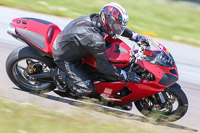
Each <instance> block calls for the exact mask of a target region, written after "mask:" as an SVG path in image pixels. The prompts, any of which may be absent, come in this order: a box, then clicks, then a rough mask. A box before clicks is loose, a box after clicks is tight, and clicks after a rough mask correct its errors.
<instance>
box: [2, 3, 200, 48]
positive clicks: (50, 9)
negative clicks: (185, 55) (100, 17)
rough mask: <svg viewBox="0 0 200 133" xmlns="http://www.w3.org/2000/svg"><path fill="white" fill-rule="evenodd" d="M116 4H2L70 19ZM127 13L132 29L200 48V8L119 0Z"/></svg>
mask: <svg viewBox="0 0 200 133" xmlns="http://www.w3.org/2000/svg"><path fill="white" fill-rule="evenodd" d="M111 1H112V0H56V1H55V0H31V1H30V0H1V1H0V4H1V5H5V6H10V7H15V8H20V9H24V10H31V11H36V12H42V13H47V14H53V15H58V16H63V17H68V18H77V17H79V16H82V15H86V14H89V13H93V12H96V13H98V12H99V11H100V9H101V7H102V6H103V5H104V4H106V3H109V2H111ZM115 2H117V3H120V4H121V5H122V6H123V7H125V9H127V11H128V14H129V17H130V21H129V24H128V28H129V29H131V30H135V31H136V32H139V33H143V34H147V35H150V36H155V37H160V38H165V39H169V40H174V41H179V42H185V43H188V44H191V45H196V46H200V35H199V34H200V7H196V6H193V5H190V4H187V3H180V2H169V1H164V0H126V1H122V0H115Z"/></svg>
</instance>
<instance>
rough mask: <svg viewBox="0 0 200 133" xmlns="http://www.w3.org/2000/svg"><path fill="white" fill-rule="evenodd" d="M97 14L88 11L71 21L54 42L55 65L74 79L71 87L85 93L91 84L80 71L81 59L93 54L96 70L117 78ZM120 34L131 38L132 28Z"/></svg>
mask: <svg viewBox="0 0 200 133" xmlns="http://www.w3.org/2000/svg"><path fill="white" fill-rule="evenodd" d="M99 21H100V19H99V15H98V14H89V15H87V16H82V17H80V18H77V19H75V20H73V21H71V22H70V23H69V24H68V25H67V26H66V27H65V28H64V30H63V31H62V32H61V33H60V34H59V35H58V37H57V38H56V41H55V42H54V45H53V58H54V61H55V62H56V63H57V65H58V67H59V68H60V69H61V70H62V71H64V72H65V74H66V75H67V76H68V78H69V79H70V80H71V81H72V82H73V88H74V89H73V90H74V91H78V93H82V94H81V95H88V94H89V93H91V92H92V90H93V84H92V82H91V80H90V79H89V77H88V75H87V74H86V73H85V72H84V71H83V69H82V64H81V58H83V57H85V56H88V55H90V54H92V55H93V56H94V57H95V59H96V64H97V68H98V71H99V72H101V73H103V74H106V75H110V76H113V77H117V78H118V77H119V74H120V71H119V70H118V69H117V68H116V67H115V66H114V65H112V64H111V63H110V62H109V61H108V58H107V56H106V53H105V46H106V42H105V40H104V34H103V31H102V28H101V24H100V22H99ZM122 35H123V36H126V37H129V38H131V36H132V31H130V30H128V29H126V30H125V32H124V33H123V34H122Z"/></svg>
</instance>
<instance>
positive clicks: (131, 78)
mask: <svg viewBox="0 0 200 133" xmlns="http://www.w3.org/2000/svg"><path fill="white" fill-rule="evenodd" d="M119 79H120V80H125V81H127V82H136V84H139V83H140V81H141V79H142V78H141V77H140V76H138V75H137V74H136V73H135V72H128V73H127V72H126V71H124V70H121V72H120V76H119Z"/></svg>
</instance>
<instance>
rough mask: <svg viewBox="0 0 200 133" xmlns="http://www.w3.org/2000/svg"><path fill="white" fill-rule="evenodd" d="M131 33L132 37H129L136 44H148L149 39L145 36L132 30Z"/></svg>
mask: <svg viewBox="0 0 200 133" xmlns="http://www.w3.org/2000/svg"><path fill="white" fill-rule="evenodd" d="M132 33H133V35H132V37H131V39H130V40H132V41H135V42H137V44H138V45H139V46H140V45H141V44H143V45H145V46H149V41H148V39H147V38H146V37H145V36H143V35H140V34H137V33H134V32H132Z"/></svg>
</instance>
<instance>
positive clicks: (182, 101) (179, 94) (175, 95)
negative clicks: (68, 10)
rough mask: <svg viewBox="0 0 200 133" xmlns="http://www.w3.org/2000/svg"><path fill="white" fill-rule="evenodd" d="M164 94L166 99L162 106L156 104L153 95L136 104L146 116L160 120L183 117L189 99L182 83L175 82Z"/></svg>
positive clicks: (169, 120) (168, 120) (174, 119)
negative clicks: (181, 85)
mask: <svg viewBox="0 0 200 133" xmlns="http://www.w3.org/2000/svg"><path fill="white" fill-rule="evenodd" d="M162 94H163V96H164V98H165V101H166V102H165V104H164V105H162V106H161V105H160V106H159V105H158V104H156V103H155V102H154V100H153V98H152V97H148V98H143V99H140V100H138V101H136V102H135V106H136V108H137V109H138V110H139V111H140V112H141V113H142V114H143V115H144V116H147V117H153V118H154V119H155V120H157V121H160V122H172V121H176V120H178V119H180V118H182V117H183V116H184V115H185V113H186V112H187V109H188V100H187V97H186V95H185V93H184V92H183V91H182V89H181V87H180V85H179V84H177V83H175V84H174V85H172V86H170V87H169V88H166V89H165V91H164V92H162ZM157 100H159V99H157ZM156 106H157V107H156ZM173 106H175V109H174V107H173ZM155 108H156V109H155Z"/></svg>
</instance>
